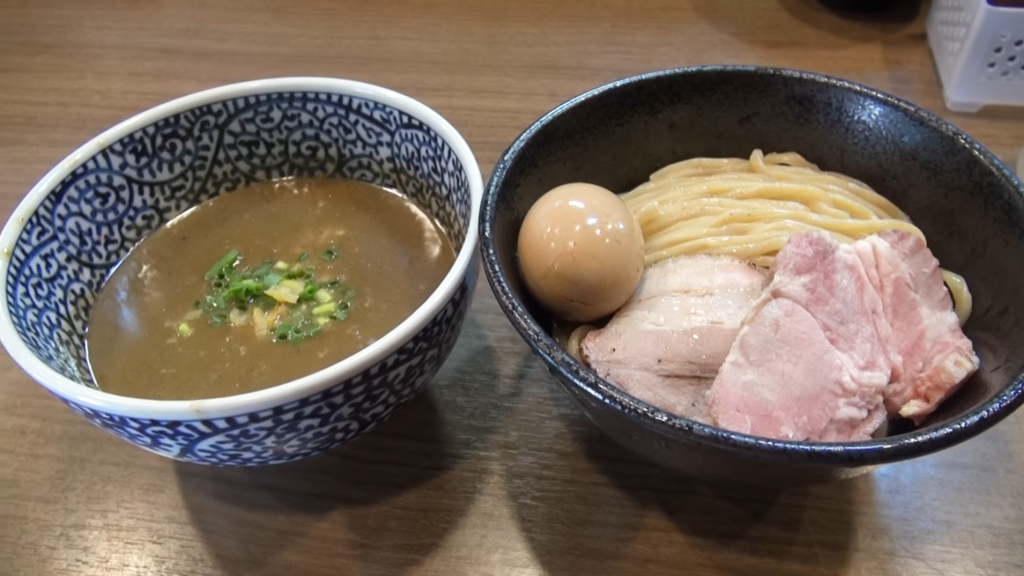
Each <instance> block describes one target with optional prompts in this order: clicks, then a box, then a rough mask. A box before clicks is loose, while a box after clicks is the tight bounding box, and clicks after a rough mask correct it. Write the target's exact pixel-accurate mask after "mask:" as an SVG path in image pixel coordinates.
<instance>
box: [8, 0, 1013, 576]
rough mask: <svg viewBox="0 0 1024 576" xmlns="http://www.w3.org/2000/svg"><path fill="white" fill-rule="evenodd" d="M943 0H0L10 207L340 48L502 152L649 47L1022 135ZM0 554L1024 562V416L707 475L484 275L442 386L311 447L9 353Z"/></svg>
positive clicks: (218, 559) (655, 57)
mask: <svg viewBox="0 0 1024 576" xmlns="http://www.w3.org/2000/svg"><path fill="white" fill-rule="evenodd" d="M926 10H927V4H925V5H917V4H915V3H913V2H910V3H901V4H899V6H897V8H896V9H894V10H893V11H891V12H889V13H887V14H886V15H885V16H883V17H880V18H866V17H856V18H853V17H844V16H840V15H837V14H835V13H832V12H829V11H827V10H825V9H824V8H822V7H821V6H820V5H819V4H818V3H816V2H813V1H811V0H750V1H742V2H741V1H731V2H726V1H714V2H711V1H707V2H705V1H696V0H694V1H683V0H633V1H629V0H590V1H587V2H583V1H575V0H563V1H560V2H547V1H543V0H516V1H510V0H433V1H421V0H404V1H398V0H393V1H379V2H366V1H363V2H351V1H342V0H296V1H293V2H276V3H274V2H254V1H249V0H235V1H233V2H213V1H201V0H174V1H171V0H151V1H148V2H143V1H132V0H90V1H88V2H83V1H73V0H2V1H0V213H2V214H3V215H4V217H6V215H7V214H9V213H10V211H11V210H12V209H13V207H14V205H15V203H16V202H17V201H18V199H19V198H20V197H21V196H22V195H23V194H24V193H25V192H26V191H27V190H28V189H29V188H30V187H31V185H32V184H33V183H34V182H35V181H36V180H37V179H38V178H40V177H41V176H42V175H43V174H44V173H45V171H46V170H48V169H49V168H50V167H51V166H52V165H53V164H55V163H56V162H57V161H59V160H60V159H61V158H62V157H64V156H65V155H66V154H68V153H69V152H70V151H72V150H73V149H74V148H75V147H76V146H78V145H79V144H81V143H83V142H84V141H86V140H87V139H88V138H90V137H92V136H93V135H95V134H97V133H99V132H100V131H102V130H103V129H105V128H107V127H109V126H111V125H113V124H114V123H116V122H118V121H120V120H122V119H124V118H126V117H128V116H130V115H132V114H135V113H137V112H139V111H142V110H144V109H146V108H149V107H151V106H154V105H156V104H159V103H161V102H164V101H166V100H168V99H171V98H174V97H177V96H181V95H184V94H187V93H190V92H193V91H196V90H200V89H204V88H209V87H213V86H217V85H221V84H225V83H229V82H234V81H240V80H246V79H253V78H261V77H270V76H284V75H324V76H335V77H342V78H352V79H358V80H363V81H368V82H372V83H376V84H381V85H384V86H387V87H390V88H394V89H396V90H399V91H402V92H405V93H407V94H409V95H411V96H413V97H415V98H418V99H420V100H422V101H423V102H425V103H426V104H428V105H430V106H432V107H434V108H435V109H436V110H438V111H439V112H440V113H441V114H442V115H444V116H446V117H447V118H448V119H449V120H451V121H452V123H453V124H454V125H455V126H456V127H457V128H458V129H459V130H460V131H461V132H462V133H463V135H464V136H466V138H467V139H468V141H469V143H470V145H471V146H472V147H473V150H474V151H475V153H476V154H477V157H478V159H479V160H480V164H481V169H482V170H483V172H484V176H485V177H486V176H487V175H488V174H489V172H490V169H491V167H492V166H493V164H494V162H495V161H496V159H497V158H498V156H499V154H500V153H501V152H502V151H503V150H504V148H505V146H506V145H507V144H508V143H509V142H510V141H511V140H512V139H513V138H515V136H516V135H518V134H519V132H520V131H521V130H523V129H524V128H526V127H527V126H528V125H529V123H530V122H532V121H533V120H535V119H536V118H537V117H538V116H540V115H541V114H543V113H544V112H546V111H547V110H549V109H551V108H552V107H554V106H555V105H557V104H558V103H560V102H562V101H563V100H565V99H567V98H569V97H571V96H574V95H576V94H578V93H580V92H582V91H585V90H587V89H589V88H592V87H595V86H597V85H599V84H602V83H604V82H607V81H610V80H614V79H616V78H620V77H623V76H627V75H632V74H635V73H639V72H644V71H649V70H654V69H659V68H667V67H675V66H681V65H693V64H705V63H752V64H769V65H779V66H789V67H796V68H803V69H809V70H815V71H820V72H825V73H829V74H833V75H837V76H841V77H845V78H848V79H851V80H854V81H859V82H863V83H866V84H869V85H871V86H874V87H877V88H879V89H882V90H885V91H889V92H892V93H894V94H896V95H898V96H901V97H904V98H907V99H909V100H911V101H913V102H915V103H917V104H920V105H922V106H924V107H925V108H927V109H929V110H932V111H934V112H936V113H938V114H939V115H941V116H943V117H946V118H948V119H950V120H952V121H953V122H954V123H956V124H957V125H959V126H961V127H962V128H964V129H965V130H966V131H967V132H968V133H970V134H971V135H973V136H974V137H976V138H978V139H979V140H980V141H981V142H982V143H983V144H985V145H986V146H988V147H990V148H991V149H992V150H993V151H995V153H996V154H997V155H999V156H1000V157H1001V158H1003V159H1004V160H1006V161H1007V162H1012V161H1014V160H1015V158H1016V156H1017V153H1018V151H1019V150H1020V149H1021V147H1022V146H1024V111H1022V110H1020V109H1016V110H1015V109H995V110H987V111H985V112H983V113H981V114H979V115H957V114H953V113H950V112H948V111H946V110H945V109H944V107H943V106H942V98H941V92H940V86H939V83H938V79H937V77H936V74H935V70H934V67H933V64H932V60H931V57H930V54H929V52H928V49H927V46H926V43H925V31H924V13H925V11H926ZM0 432H2V436H0V574H18V575H22V574H25V575H49V574H58V575H86V574H87V575H131V576H134V575H150V574H156V575H178V574H182V575H206V574H211V575H220V574H224V575H243V574H246V575H248V574H255V575H292V574H332V575H334V574H355V575H388V574H417V575H420V574H438V575H446V576H447V575H452V576H457V575H462V574H466V575H499V574H500V575H524V576H526V575H539V574H549V575H552V576H572V575H592V574H593V575H603V574H621V575H645V576H647V575H652V576H653V575H667V574H697V575H719V574H754V575H789V574H796V575H801V574H808V575H810V574H815V575H817V574H850V575H891V576H903V575H911V576H914V575H921V576H968V575H970V576H974V575H988V574H1007V575H1010V574H1024V480H1022V478H1024V414H1017V415H1015V416H1012V417H1011V418H1009V419H1008V420H1006V421H1005V422H1003V423H1002V424H1000V425H999V426H997V427H996V428H994V429H992V430H990V431H989V432H987V433H985V434H983V435H982V436H981V437H979V438H977V439H975V440H973V441H970V442H967V443H966V444H964V445H961V446H959V447H956V448H954V449H950V450H947V451H945V452H942V453H940V454H937V455H933V456H930V457H926V458H921V459H918V460H914V461H911V462H906V463H902V464H896V465H890V466H886V467H883V468H880V469H878V470H876V471H875V472H873V473H872V474H870V475H868V476H864V477H861V478H858V479H856V480H853V481H848V482H845V483H838V484H831V485H824V486H817V487H813V488H806V489H797V490H791V491H787V492H782V493H763V492H749V491H747V492H744V491H737V490H728V489H724V488H721V487H715V486H705V485H698V484H694V483H691V482H689V481H687V480H686V479H685V478H681V477H679V476H677V475H675V474H673V473H671V472H668V471H665V470H663V469H659V468H657V467H655V466H653V465H651V464H648V463H646V462H644V461H642V460H640V459H638V458H636V457H634V456H632V455H631V454H629V453H626V452H624V451H623V450H621V449H619V448H617V447H615V446H613V445H609V443H608V442H606V441H605V440H604V439H603V438H602V437H601V435H600V434H599V433H598V432H597V431H596V430H595V429H594V428H593V426H591V425H590V424H589V422H588V421H586V420H585V419H584V418H583V417H582V416H581V415H580V414H579V413H578V412H576V411H575V410H574V409H573V408H572V406H570V404H569V402H568V401H567V399H566V398H564V397H563V396H562V395H561V393H560V392H559V391H558V390H557V389H556V388H555V387H554V386H553V382H552V380H551V378H550V377H549V376H548V374H547V372H546V370H544V368H543V366H542V365H541V363H540V361H539V360H538V359H536V358H534V357H533V356H532V355H531V354H530V353H529V352H528V350H527V348H526V346H525V345H524V344H523V343H522V341H521V340H520V339H519V338H518V337H517V336H516V335H515V334H514V333H513V331H512V330H511V328H510V327H509V325H508V323H507V322H506V320H505V318H504V316H503V315H502V313H501V312H500V310H499V309H498V307H497V305H496V303H495V301H494V299H493V297H492V296H491V293H490V291H489V289H488V288H487V286H486V284H485V283H483V282H481V285H480V286H479V288H478V290H477V295H476V300H475V303H474V305H473V310H472V313H471V316H470V318H469V319H468V321H467V324H466V327H465V331H464V333H463V334H462V337H461V340H460V341H459V344H458V346H457V348H456V350H455V352H454V353H453V355H452V357H451V359H450V361H449V362H448V363H447V365H446V366H445V368H444V370H443V372H442V373H441V375H440V376H438V378H437V379H436V381H435V382H434V384H433V385H432V388H431V390H430V392H429V393H428V394H426V395H425V396H423V397H422V398H420V399H419V400H418V401H417V402H416V403H415V404H414V405H412V406H410V407H409V408H407V409H405V410H404V411H402V412H400V413H399V414H398V415H396V416H395V417H394V418H393V419H392V420H391V421H390V422H389V423H388V424H387V425H385V426H384V427H382V428H380V429H379V430H378V431H375V432H374V433H372V434H371V435H369V436H367V437H366V438H363V439H361V440H359V441H358V442H355V443H353V444H351V445H350V446H348V447H345V448H343V449H340V450H336V451H334V452H332V453H329V454H327V455H325V456H322V457H320V458H316V459H313V460H308V461H305V462H301V463H297V464H292V465H285V466H280V467H272V468H265V469H252V470H233V469H216V468H207V467H200V466H195V465H188V464H181V463H175V462H173V461H171V460H168V459H164V458H161V457H158V456H154V455H149V454H147V453H144V452H142V451H140V450H138V449H135V448H132V447H130V446H129V445H128V444H126V443H124V442H123V441H121V440H118V439H116V438H114V437H113V436H110V435H108V434H106V433H105V432H102V431H101V430H99V429H97V428H94V427H92V426H90V425H89V424H87V423H86V422H85V421H84V420H83V419H81V418H80V417H78V416H76V415H74V414H72V413H71V412H70V411H69V410H68V409H66V408H64V407H63V406H62V405H60V404H59V403H58V402H57V401H56V400H55V399H53V398H52V397H50V396H48V395H47V394H46V393H45V392H44V391H43V390H42V388H40V387H39V386H37V385H36V384H34V383H33V382H32V381H31V380H30V379H29V378H28V377H27V376H26V375H25V374H23V373H22V372H21V371H19V370H18V369H17V368H16V366H15V365H14V364H13V362H11V361H10V359H9V358H8V357H7V356H2V357H0Z"/></svg>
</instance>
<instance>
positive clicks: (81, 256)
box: [0, 78, 483, 466]
mask: <svg viewBox="0 0 1024 576" xmlns="http://www.w3.org/2000/svg"><path fill="white" fill-rule="evenodd" d="M334 176H337V177H346V178H353V179H358V180H363V181H367V182H370V183H373V184H377V185H380V186H384V187H388V188H395V189H398V190H400V191H402V192H404V193H405V194H406V195H408V196H409V197H411V198H412V199H413V200H415V201H417V202H418V203H419V204H420V205H421V206H422V207H423V208H424V209H425V210H426V212H428V213H429V214H430V215H431V216H433V217H434V218H435V219H436V220H437V221H438V222H439V223H440V224H441V225H442V226H443V228H444V229H445V230H446V232H447V233H448V235H449V236H450V238H451V240H452V243H453V246H454V248H455V250H456V259H455V263H454V265H453V266H452V268H451V269H450V270H449V271H448V273H447V274H446V275H445V277H444V279H443V280H442V282H441V284H440V285H439V286H438V287H437V289H436V290H434V292H433V293H432V294H431V295H430V296H429V297H428V299H427V300H426V302H424V303H423V304H422V305H421V306H420V307H419V308H418V309H416V310H415V311H414V312H413V313H412V314H411V315H410V316H409V317H407V318H406V319H405V320H404V321H402V322H401V324H399V325H398V326H397V327H396V328H394V329H393V330H392V331H390V332H389V333H387V334H386V335H384V336H383V337H381V338H379V339H378V340H377V341H375V342H374V343H372V344H370V345H369V346H367V347H366V348H364V349H362V350H361V351H359V352H357V353H356V354H354V355H352V356H350V357H348V358H346V359H344V360H342V361H341V362H339V363H337V364H334V365H332V366H330V367H328V368H326V369H323V370H321V371H318V372H316V373H313V374H310V375H308V376H304V377H302V378H298V379H296V380H293V381H290V382H286V383H283V384H281V385H279V386H275V387H272V388H268V389H265V390H260V391H256V392H250V393H245V394H239V395H235V396H229V397H224V398H213V399H205V400H195V401H184V400H180V401H179V400H175V401H163V400H146V399H140V398H128V397H123V396H117V395H114V394H109V393H106V392H103V391H102V390H100V389H99V388H97V385H96V382H95V381H94V379H93V377H92V375H91V372H90V370H89V366H88V364H87V357H86V349H85V335H86V328H87V325H88V318H89V311H90V307H91V306H92V304H93V302H94V299H95V297H96V294H97V291H98V290H99V289H100V286H101V285H102V283H103V281H104V279H105V278H106V277H107V275H108V274H109V273H110V271H111V270H112V268H113V267H114V266H115V265H116V264H117V263H118V262H119V261H120V260H121V259H122V258H123V257H124V256H125V255H126V254H127V253H128V251H129V250H131V248H132V247H133V246H135V245H136V244H137V243H138V242H139V241H140V240H142V239H143V238H145V237H146V236H147V235H148V234H150V233H151V232H153V231H155V230H156V229H158V228H159V227H160V226H161V225H162V224H164V223H166V222H167V221H169V220H170V219H172V218H174V217H175V216H177V215H179V214H181V213H182V212H184V211H185V210H188V209H189V208H191V207H193V206H195V205H197V204H199V203H201V202H203V201H205V200H208V199H210V198H213V197H216V196H218V195H220V194H225V193H230V192H232V191H234V190H236V189H238V188H239V187H242V186H245V185H247V184H251V183H254V182H260V181H266V180H274V179H279V178H284V177H334ZM482 189H483V185H482V180H481V177H480V172H479V168H478V167H477V163H476V160H475V159H474V157H473V154H472V151H471V150H470V148H469V146H468V145H467V144H466V142H465V141H464V140H463V139H462V137H461V136H460V135H459V134H458V132H457V131H456V130H455V129H454V128H453V127H452V126H451V125H450V124H449V123H448V122H447V121H445V120H444V119H443V118H442V117H441V116H440V115H438V114H437V113H436V112H434V111H433V110H431V109H429V108H428V107H426V106H425V105H423V104H421V103H419V102H417V101H415V100H413V99H412V98H409V97H407V96H403V95H401V94H398V93H396V92H393V91H390V90H387V89H384V88H380V87H376V86H372V85H369V84H364V83H360V82H354V81H348V80H340V79H327V78H280V79H269V80H258V81H252V82H245V83H241V84H234V85H230V86H224V87H220V88H215V89H211V90H207V91H204V92H200V93H196V94H193V95H190V96H186V97H183V98H180V99H177V100H174V101H172V102H169V103H166V104H163V105H160V106H157V107H155V108H153V109H151V110H148V111H146V112H143V113H141V114H139V115H137V116H135V117H133V118H131V119H129V120H126V121H125V122H123V123H121V124H118V125H117V126H115V127H113V128H111V129H109V130H108V131H106V132H104V133H103V134H101V135H99V136H97V137H96V138H94V139H93V140H91V141H90V142H88V143H87V144H85V145H84V146H82V147H81V148H79V149H78V150H76V151H75V152H74V153H72V154H71V155H70V156H68V157H67V158H65V159H64V160H63V161H61V162H60V163H59V164H58V165H57V166H56V167H54V168H53V169H52V170H51V171H50V172H49V173H48V174H47V175H46V176H45V177H44V178H43V179H42V180H41V181H40V182H39V183H38V184H36V185H35V187H33V188H32V189H31V190H30V191H29V192H28V194H27V195H26V196H25V198H24V200H22V202H21V203H20V204H19V205H18V206H17V208H16V209H15V210H14V213H13V214H12V215H11V217H10V220H9V221H8V222H7V224H6V226H5V227H4V229H3V232H2V233H0V247H2V254H3V258H2V261H0V286H2V290H0V293H2V294H3V298H2V299H0V342H2V343H3V346H4V347H5V348H6V349H7V351H8V353H9V354H10V355H11V357H12V358H13V359H14V361H15V362H17V364H18V365H19V366H21V368H22V369H23V370H24V371H25V372H26V373H28V374H29V375H30V376H31V377H32V378H33V379H34V380H36V381H37V382H38V383H39V384H41V385H42V386H44V387H45V388H46V389H47V390H48V391H49V392H50V393H51V394H53V395H54V396H56V397H57V398H58V399H59V400H60V401H62V402H63V403H65V404H66V405H67V406H68V407H70V408H71V409H72V410H74V411H75V412H77V413H79V414H81V415H82V416H84V417H85V418H86V419H88V420H89V421H90V422H92V423H93V424H96V425H97V426H99V427H101V428H103V429H104V430H107V431H108V432H111V433H113V434H115V435H117V436H119V437H121V438H123V439H125V440H127V441H129V442H131V443H133V444H135V445H137V446H140V447H142V448H144V449H146V450H149V451H151V452H155V453H157V454H161V455H163V456H169V457H171V458H175V459H179V460H185V461H189V462H196V463H202V464H215V465H227V466H251V465H262V464H274V463H280V462H287V461H291V460H296V459H300V458H304V457H308V456H311V455H314V454H317V453H320V452H323V451H325V450H328V449H330V448H333V447H336V446H339V445H341V444H344V443H346V442H348V441H350V440H352V439H353V438H356V437H357V436H359V435H361V434H364V433H366V432H367V431H369V430H371V429H373V428H374V427H375V426H377V425H378V424H380V423H381V422H383V421H384V420H385V419H387V417H388V416H389V415H390V414H391V413H392V412H394V411H395V410H396V409H397V408H399V407H400V406H402V405H403V404H405V403H407V402H408V401H409V400H411V399H412V398H413V397H415V396H416V394H417V393H418V392H420V391H421V390H422V389H423V388H424V386H425V385H426V384H427V383H428V382H429V381H430V379H431V378H432V377H433V376H434V375H435V374H436V373H437V371H438V369H439V368H440V367H441V365H442V363H443V362H444V361H445V359H446V358H447V356H448V354H449V352H450V351H451V350H452V347H453V346H454V345H455V341H456V339H457V338H458V335H459V331H460V329H461V327H462V321H463V318H464V317H465V314H466V311H467V309H468V308H469V305H470V300H471V297H472V293H473V287H474V285H475V281H476V277H477V269H478V262H477V257H478V256H477V255H478V242H477V228H478V226H477V222H478V220H477V218H478V215H477V213H478V208H479V205H480V199H481V196H482Z"/></svg>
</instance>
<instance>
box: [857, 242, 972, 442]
mask: <svg viewBox="0 0 1024 576" xmlns="http://www.w3.org/2000/svg"><path fill="white" fill-rule="evenodd" d="M861 243H864V244H866V245H868V246H870V247H871V251H872V252H873V258H871V257H867V258H865V262H866V263H868V262H870V261H872V260H873V262H874V263H875V265H876V266H877V280H876V287H877V289H878V292H879V294H880V295H881V299H882V303H883V306H884V308H885V312H886V316H887V317H888V319H889V324H890V326H891V327H892V342H891V347H892V351H893V354H892V356H893V360H894V361H893V376H892V379H891V382H890V383H889V385H888V387H887V388H886V390H885V403H886V407H887V408H888V409H889V412H890V413H893V414H896V413H898V414H900V415H901V416H903V417H905V418H910V419H911V420H913V421H914V422H916V423H918V424H920V423H921V421H922V420H923V419H924V418H925V417H926V416H927V415H928V414H931V413H932V411H934V410H935V408H936V407H937V406H938V405H939V404H940V403H942V402H943V401H944V400H945V399H946V398H948V397H949V396H950V395H952V394H953V392H955V391H956V390H957V389H958V388H959V387H960V385H961V384H962V383H963V382H964V381H965V380H966V379H967V378H968V377H969V376H970V375H971V374H973V373H974V372H975V371H976V370H977V369H978V365H979V361H978V356H977V355H976V354H975V353H974V347H973V345H972V344H971V341H970V340H969V339H968V338H967V336H965V335H964V333H963V330H961V328H960V321H959V319H958V318H957V316H956V313H955V312H954V310H953V303H952V300H951V298H950V296H949V293H948V291H947V290H946V287H945V285H944V284H943V281H942V274H941V271H940V270H939V262H938V260H936V259H935V256H933V255H932V253H931V251H930V250H929V249H928V248H927V246H925V243H924V241H923V240H921V239H920V238H918V237H917V236H914V235H913V234H908V233H906V232H896V231H892V232H883V233H881V234H878V235H876V236H871V237H869V238H866V239H865V240H863V241H861V242H858V244H861Z"/></svg>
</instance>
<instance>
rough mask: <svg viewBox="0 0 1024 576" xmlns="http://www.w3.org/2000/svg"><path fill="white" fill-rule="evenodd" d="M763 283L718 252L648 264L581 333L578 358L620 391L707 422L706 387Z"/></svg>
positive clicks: (751, 270)
mask: <svg viewBox="0 0 1024 576" xmlns="http://www.w3.org/2000/svg"><path fill="white" fill-rule="evenodd" d="M764 284H765V276H764V274H763V273H762V272H761V271H760V270H758V269H756V268H753V267H751V266H750V265H749V264H747V263H745V262H743V261H741V260H737V259H735V258H730V257H726V256H680V257H676V258H671V259H668V260H664V261H662V262H659V263H657V264H654V265H653V266H651V267H649V268H647V269H646V270H645V271H644V275H643V278H642V279H641V281H640V285H639V286H638V287H637V289H636V292H634V294H633V297H632V298H631V299H630V301H629V302H627V303H626V305H625V306H623V307H622V308H621V309H620V310H619V311H618V313H616V314H615V316H614V317H613V318H612V319H611V321H609V322H608V324H607V325H606V326H605V327H604V328H601V329H599V330H594V331H591V332H590V333H589V334H588V335H587V336H586V337H585V338H584V339H583V342H582V346H581V348H582V353H583V357H584V359H585V361H586V362H587V363H588V364H589V365H590V367H591V368H593V369H594V371H596V372H597V373H598V375H600V376H601V377H602V378H604V379H606V380H608V381H610V382H612V383H614V384H616V385H617V386H619V387H620V388H622V389H623V390H624V391H626V392H627V393H629V394H631V395H633V396H635V397H637V398H639V399H641V400H643V401H645V402H648V403H649V404H652V405H654V406H657V407H658V408H661V409H663V410H666V411H669V412H672V413H674V414H677V415H680V416H685V417H688V418H693V419H696V420H700V421H705V422H707V421H709V420H708V409H707V401H706V397H705V396H706V392H707V390H708V388H709V386H710V384H711V380H712V379H713V378H714V377H715V374H717V373H718V369H719V367H720V366H721V365H722V362H723V361H724V360H725V357H726V355H727V354H728V352H729V348H730V347H731V346H732V344H733V341H734V340H735V339H736V334H737V333H738V332H739V328H740V324H741V322H742V321H743V319H744V318H745V317H746V316H747V313H748V312H749V311H750V308H751V306H752V305H753V303H754V301H755V300H757V298H758V296H759V295H760V293H761V290H762V289H763V287H764Z"/></svg>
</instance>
